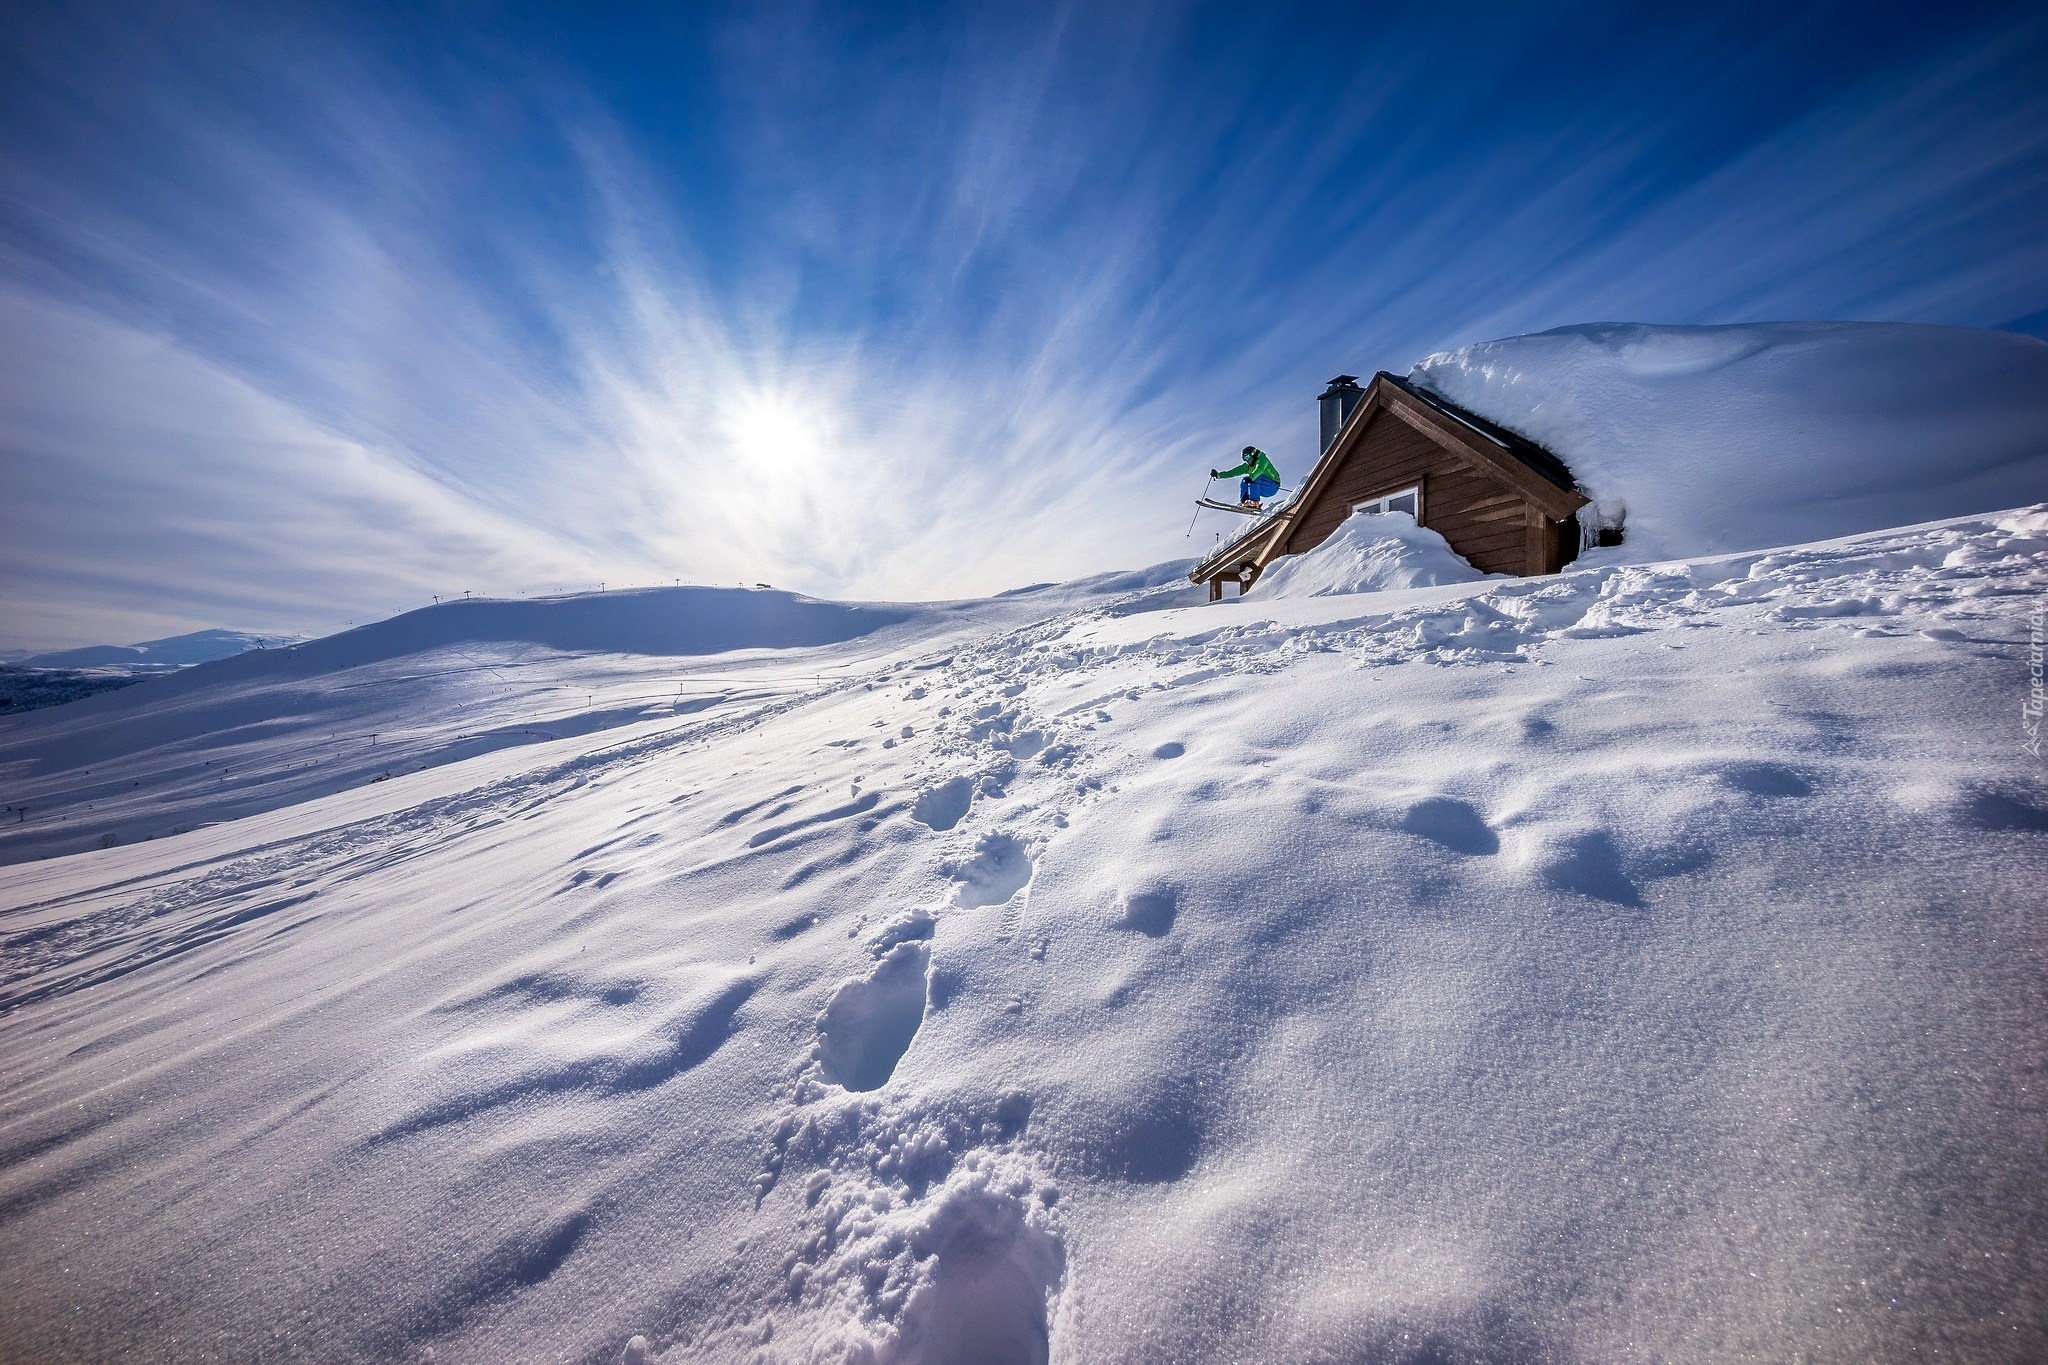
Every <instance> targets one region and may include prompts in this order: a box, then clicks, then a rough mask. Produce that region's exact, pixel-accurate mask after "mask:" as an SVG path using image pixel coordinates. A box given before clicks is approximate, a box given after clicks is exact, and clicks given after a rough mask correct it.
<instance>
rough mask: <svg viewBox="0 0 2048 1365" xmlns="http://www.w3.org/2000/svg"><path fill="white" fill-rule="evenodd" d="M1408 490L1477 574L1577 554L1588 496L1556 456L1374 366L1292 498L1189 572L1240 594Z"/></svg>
mask: <svg viewBox="0 0 2048 1365" xmlns="http://www.w3.org/2000/svg"><path fill="white" fill-rule="evenodd" d="M1347 382H1348V381H1347ZM1351 392H1354V393H1355V392H1356V390H1355V389H1353V390H1351ZM1408 488H1419V489H1420V490H1421V508H1420V511H1419V513H1418V516H1417V520H1419V521H1420V522H1421V523H1422V525H1424V526H1427V527H1428V528H1430V529H1431V530H1433V531H1435V532H1437V534H1439V535H1441V536H1442V537H1443V538H1444V539H1445V540H1446V541H1448V542H1450V546H1451V548H1452V549H1453V550H1456V551H1457V552H1458V553H1459V554H1461V555H1463V556H1464V557H1465V558H1466V559H1467V560H1469V561H1470V562H1471V564H1472V566H1473V567H1474V568H1476V569H1479V570H1481V571H1482V572H1485V573H1511V574H1543V573H1556V572H1557V571H1558V570H1559V569H1561V568H1563V567H1564V566H1565V565H1566V564H1567V563H1569V562H1570V561H1571V560H1572V559H1573V558H1574V557H1576V556H1577V554H1578V551H1579V526H1578V517H1577V513H1578V510H1579V508H1581V507H1583V506H1585V505H1586V501H1587V499H1586V497H1585V496H1584V495H1583V494H1581V493H1580V492H1579V491H1578V490H1577V489H1576V488H1575V487H1574V486H1573V483H1572V477H1571V471H1570V470H1568V469H1566V468H1565V466H1564V464H1563V462H1562V461H1560V460H1559V459H1558V458H1557V457H1556V456H1554V455H1552V454H1551V453H1550V452H1549V451H1547V450H1545V449H1543V447H1541V446H1539V445H1536V444H1535V443H1534V442H1532V441H1529V440H1526V439H1525V438H1523V437H1520V436H1517V435H1515V434H1514V433H1513V432H1509V431H1505V430H1503V429H1501V428H1499V427H1496V426H1494V425H1493V424H1492V423H1490V422H1488V421H1486V420H1485V419H1484V418H1482V417H1478V416H1477V415H1475V414H1473V413H1469V412H1466V411H1464V410H1463V409H1461V408H1458V407H1456V406H1454V405H1452V404H1450V403H1448V402H1445V401H1444V400H1443V399H1441V398H1438V397H1436V396H1435V395H1434V394H1430V393H1426V392H1424V391H1423V390H1421V389H1418V388H1416V387H1414V386H1413V385H1411V384H1409V383H1408V382H1407V381H1406V380H1403V379H1399V378H1396V377H1395V376H1393V375H1391V374H1388V373H1386V372H1384V371H1382V372H1381V373H1379V374H1378V375H1375V376H1374V377H1373V381H1372V385H1371V387H1370V388H1368V389H1367V390H1366V393H1365V396H1364V398H1362V399H1361V400H1360V401H1359V403H1358V406H1357V407H1356V408H1355V409H1354V410H1353V411H1352V413H1351V417H1350V420H1348V421H1347V422H1345V423H1344V426H1343V430H1342V431H1340V432H1339V433H1338V434H1337V437H1336V439H1335V440H1334V441H1332V442H1331V443H1330V447H1329V449H1328V450H1326V451H1325V452H1323V457H1322V459H1320V460H1318V461H1317V462H1316V466H1315V468H1314V469H1313V470H1311V471H1310V473H1309V476H1308V478H1307V479H1306V480H1305V481H1303V483H1302V485H1301V488H1300V491H1299V492H1298V493H1297V494H1296V495H1295V497H1294V499H1293V500H1292V501H1291V502H1289V503H1288V504H1287V506H1285V507H1283V508H1282V509H1281V510H1280V511H1278V512H1276V513H1274V514H1273V515H1272V516H1270V517H1268V518H1266V519H1264V520H1263V521H1260V522H1258V523H1257V524H1256V525H1254V526H1253V527H1252V528H1251V529H1250V530H1248V531H1246V532H1245V533H1244V534H1242V535H1240V536H1238V537H1237V539H1235V540H1233V541H1231V542H1230V543H1229V544H1227V545H1225V546H1223V547H1222V548H1221V549H1219V550H1217V551H1216V552H1215V553H1213V554H1211V555H1209V556H1208V557H1207V558H1206V559H1204V560H1203V561H1202V562H1201V563H1200V564H1198V565H1196V566H1195V568H1194V571H1193V572H1192V573H1191V574H1189V577H1190V578H1192V579H1193V580H1194V581H1195V582H1197V583H1207V584H1209V595H1210V598H1211V599H1212V600H1213V599H1215V598H1217V597H1220V596H1222V593H1223V584H1225V583H1227V582H1235V583H1236V584H1237V585H1238V591H1239V592H1240V593H1242V592H1243V591H1244V590H1245V589H1246V588H1249V587H1250V586H1251V585H1252V584H1253V583H1254V582H1256V581H1257V579H1258V577H1259V575H1260V574H1261V573H1263V572H1265V568H1266V566H1267V565H1268V564H1270V563H1272V562H1273V561H1274V560H1276V559H1278V558H1280V557H1281V556H1282V555H1292V554H1301V553H1302V552H1304V551H1306V550H1313V549H1314V548H1315V547H1316V546H1318V545H1320V544H1322V543H1323V542H1324V541H1326V540H1328V539H1329V538H1330V536H1331V535H1333V534H1334V533H1335V532H1336V530H1337V528H1338V527H1339V526H1341V525H1342V524H1343V523H1344V520H1345V519H1346V518H1347V517H1349V516H1351V515H1352V509H1353V508H1354V507H1357V506H1358V505H1359V504H1361V503H1366V502H1371V501H1373V500H1374V499H1376V498H1380V497H1384V496H1386V495H1388V494H1392V493H1396V492H1399V491H1401V490H1404V489H1408Z"/></svg>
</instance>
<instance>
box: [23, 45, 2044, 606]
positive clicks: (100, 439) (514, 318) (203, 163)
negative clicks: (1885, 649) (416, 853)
mask: <svg viewBox="0 0 2048 1365" xmlns="http://www.w3.org/2000/svg"><path fill="white" fill-rule="evenodd" d="M1113 8H1114V12H1112V13H1108V14H1095V13H1088V12H1085V11H1083V10H1081V9H1079V8H1072V9H1063V10H1056V11H1051V12H1045V13H1039V12H1032V13H1023V12H1006V11H995V10H990V11H976V10H961V11H957V12H954V13H952V14H949V15H944V16H939V17H937V18H928V19H923V20H909V19H904V18H901V17H896V16H891V15H889V14H886V13H880V12H877V13H871V14H851V13H847V12H835V13H830V14H828V13H825V12H822V11H816V10H809V9H796V8H792V9H785V10H754V11H750V12H748V13H745V14H732V15H726V16H723V17H716V16H714V17H712V18H709V19H701V20H700V19H698V18H695V17H689V18H684V19H677V18H676V17H674V16H672V15H659V14H656V13H654V12H650V13H649V14H648V15H647V16H645V23H644V25H643V26H642V27H640V28H631V27H617V26H615V27H611V28H606V27H603V26H601V24H600V23H599V21H595V20H593V21H589V23H588V24H586V25H584V26H578V25H575V24H567V23H564V24H563V25H561V26H558V27H555V28H542V27H540V26H538V21H532V20H521V19H517V18H516V17H512V16H509V15H498V16H495V17H494V20H493V21H492V22H484V21H482V20H481V19H479V18H478V17H477V16H472V17H471V18H470V19H469V20H467V21H461V22H458V21H456V20H454V19H451V18H448V17H445V16H444V17H442V18H439V19H429V20H415V21H413V22H412V23H411V24H409V25H408V26H406V27H404V28H381V27H379V26H377V25H375V24H370V23H367V22H366V23H359V24H357V25H355V26H353V27H343V26H339V25H328V26H326V27H322V28H304V27H289V26H283V25H280V24H279V23H278V22H277V21H275V20H263V21H261V22H258V21H256V20H254V19H253V18H252V17H251V16H249V15H244V14H240V13H237V12H234V11H231V10H228V9H222V10H218V11H212V12H208V13H206V14H203V15H200V16H199V17H197V18H195V19H193V20H192V21H191V22H188V23H181V25H179V26H178V28H177V29H176V31H175V32H174V33H162V32H158V33H156V34H154V35H153V36H152V35H149V34H145V35H144V36H142V37H139V38H138V37H135V36H134V34H133V33H131V32H129V31H128V30H125V29H122V28H121V26H120V24H119V23H118V22H117V19H109V18H108V17H107V16H106V14H104V13H102V14H101V15H99V16H98V17H96V18H94V19H90V20H86V19H81V20H73V21H67V23H66V24H60V25H56V26H55V28H54V29H53V30H52V31H53V32H55V33H56V35H57V36H56V37H50V36H47V35H44V36H41V37H38V38H37V39H36V40H35V41H33V42H26V43H25V44H24V46H23V48H22V49H21V54H22V55H20V56H19V57H18V58H17V59H16V60H17V63H18V65H20V66H21V68H22V69H23V70H24V71H25V72H27V73H28V74H30V75H32V76H33V78H34V79H32V80H28V81H25V82H23V83H20V84H17V85H16V87H15V90H16V93H15V94H14V95H12V96H6V97H0V129H4V130H5V131H6V144H5V145H6V147H8V148H9V149H11V150H8V151H6V152H4V153H0V282H4V283H5V285H6V290H7V292H6V293H5V294H0V330H4V333H5V338H6V343H5V344H6V345H7V346H8V347H9V348H10V349H9V354H10V357H11V358H13V359H14V360H15V361H16V362H17V363H15V364H10V365H9V366H8V367H7V368H6V370H5V372H4V373H0V459H4V461H5V462H6V478H7V480H8V483H9V485H10V486H11V487H14V488H19V489H25V490H28V493H27V496H25V497H23V498H19V499H10V502H9V504H8V506H9V511H8V512H7V513H6V514H5V517H6V520H5V523H4V525H0V531H4V533H5V536H6V540H7V543H8V548H7V549H6V550H5V551H4V552H0V555H4V567H5V570H6V572H7V574H8V575H9V581H10V584H11V585H12V586H11V587H10V588H9V589H8V592H9V593H11V594H12V596H11V603H12V605H10V607H9V617H10V619H9V624H8V629H9V632H10V633H11V634H13V635H15V636H16V637H18V638H19V639H21V640H22V641H23V642H24V643H30V642H32V643H36V644H64V643H74V642H78V641H81V640H86V639H98V638H117V637H118V635H117V634H116V633H115V625H114V623H115V622H117V621H118V622H130V623H132V624H131V625H130V626H128V627H127V628H126V633H127V634H133V635H136V636H138V637H140V636H142V635H145V634H151V633H158V634H160V633H164V628H166V627H167V626H168V625H169V624H176V623H187V622H189V623H195V624H196V623H201V622H203V623H206V624H213V623H218V622H226V623H233V624H242V625H250V626H267V627H271V628H280V629H285V628H296V629H318V628H321V627H324V626H328V625H331V624H335V623H338V622H339V621H341V620H346V619H349V618H351V617H359V616H362V615H366V614H370V613H373V612H376V611H379V610H386V609H389V608H390V607H391V606H395V605H401V604H403V603H405V602H408V601H418V600H423V599H424V597H425V596H426V594H428V593H430V592H446V591H450V590H454V591H460V590H463V589H476V590H480V591H495V592H513V591H521V590H524V591H535V590H545V589H547V588H550V587H555V586H560V585H564V584H572V583H573V584H591V583H595V582H596V581H599V580H604V581H607V582H611V583H620V582H636V581H637V582H653V581H668V580H670V579H674V578H683V579H686V580H693V581H710V582H718V581H725V582H731V581H747V582H753V581H770V582H774V583H776V584H778V585H779V586H786V587H795V588H799V589H802V590H806V591H811V592H816V593H821V594H829V595H834V596H842V597H846V596H854V597H858V596H896V597H926V596H944V595H957V594H965V593H977V592H986V591H990V590H994V589H998V588H1001V587H1005V586H1010V585H1013V584H1015V583H1019V582H1024V581H1031V580H1039V579H1045V578H1053V577H1064V576H1069V575H1072V574H1078V573H1084V572H1089V571H1093V570H1098V569H1103V568H1110V567H1117V566H1122V565H1130V564H1135V563H1140V562H1149V561H1155V560H1158V559H1161V558H1166V557H1170V556H1173V555H1175V554H1180V553H1186V552H1189V551H1190V550H1191V549H1194V548H1199V546H1194V545H1191V544H1190V542H1188V541H1186V540H1183V538H1182V533H1183V531H1184V530H1185V528H1186V524H1187V523H1186V521H1185V515H1186V511H1187V508H1186V503H1187V499H1188V497H1189V496H1190V495H1191V494H1192V493H1193V492H1194V491H1195V489H1196V488H1197V487H1199V484H1200V478H1201V471H1202V470H1204V469H1205V468H1207V467H1209V466H1210V465H1212V464H1215V463H1217V462H1219V461H1221V460H1223V459H1225V458H1228V457H1229V455H1230V452H1232V451H1234V450H1235V449H1236V448H1237V447H1238V446H1239V445H1242V444H1244V443H1245V442H1246V441H1257V442H1258V443H1260V444H1261V445H1264V446H1266V447H1267V448H1268V449H1269V450H1272V451H1274V453H1275V454H1276V455H1277V456H1279V457H1280V459H1281V463H1282V465H1283V468H1287V469H1300V468H1302V467H1304V466H1305V465H1306V463H1307V462H1308V460H1310V459H1311V458H1312V457H1313V454H1314V450H1313V445H1312V442H1313V436H1312V416H1313V414H1312V410H1311V407H1312V405H1311V401H1310V400H1311V399H1312V398H1313V396H1314V393H1315V391H1316V388H1317V386H1318V385H1319V384H1320V381H1321V380H1323V379H1325V378H1327V377H1328V375H1329V374H1331V373H1335V372H1336V371H1338V370H1339V369H1351V370H1354V371H1359V372H1369V370H1370V369H1372V368H1376V367H1379V366H1390V367H1396V368H1400V367H1405V366H1406V365H1407V364H1408V363H1409V362H1411V361H1412V360H1414V359H1416V358H1418V357H1419V356H1420V355H1421V354H1423V353H1425V352H1426V351H1428V350H1431V349H1435V348H1437V347H1440V346H1443V345H1447V344H1451V343H1455V342H1463V341H1469V340H1473V339H1477V338H1480V337H1485V336H1493V335H1502V334H1506V333H1510V332H1516V331H1526V330H1533V329H1537V328H1541V327H1547V326H1554V325H1559V324H1562V323H1568V322H1576V321H1583V320H1587V319H1589V318H1595V317H1600V318H1622V317H1626V318H1639V319H1645V320H1652V321H1665V322H1712V321H1733V320H1740V319H1745V318H1757V317H1773V316H1774V317H1788V316H1852V317H1892V318H1902V319H1909V320H1911V319H1922V320H1930V321H1947V322H1971V323H1980V324H1998V323H2001V322H2004V321H2006V320H2008V319H2011V318H2017V317H2021V316H2024V315H2026V314H2028V313H2031V312H2034V311H2036V310H2038V309H2040V308H2041V307H2042V306H2043V305H2048V266H2044V263H2043V260H2042V256H2041V247H2040V246H2039V242H2038V232H2037V231H2035V230H2034V229H2035V228H2037V226H2038V223H2039V222H2040V221H2041V220H2042V214H2041V209H2042V207H2043V205H2042V204H2041V202H2040V198H2041V195H2042V193H2043V192H2042V190H2041V189H2040V188H2039V187H2040V186H2042V185H2043V184H2044V183H2048V177H2044V176H2043V175H2042V170H2043V169H2044V149H2043V145H2042V135H2041V129H2042V128H2044V127H2048V117H2044V115H2048V100H2044V97H2043V96H2042V94H2041V93H2040V91H2041V90H2042V89H2043V88H2048V82H2042V81H2039V80H2037V79H2035V78H2036V77H2037V76H2039V75H2040V74H2042V73H2043V71H2044V69H2048V56H2044V53H2048V39H2044V35H2043V32H2042V29H2041V26H2040V25H2039V24H2038V22H2036V21H2033V20H2031V19H2029V18H2028V17H2026V16H2025V15H2023V14H2018V13H2014V14H2008V15H2004V16H2001V15H2000V14H1998V13H1996V12H1987V13H1985V14H1980V15H1977V16H1975V17H1974V18H1972V19H1971V20H1970V21H1969V22H1968V23H1961V22H1958V23H1956V24H1955V26H1954V27H1953V29H1952V31H1949V32H1946V33H1943V34H1941V35H1939V37H1938V40H1936V41H1931V42H1918V43H1908V42H1905V41H1899V40H1887V41H1879V40H1878V39H1875V38H1869V37H1862V38H1858V39H1857V41H1855V42H1845V41H1844V39H1843V37H1842V32H1841V30H1842V27H1843V26H1844V25H1847V24H1849V23H1851V22H1852V21H1853V13H1854V12H1852V11H1848V10H1842V11H1814V12H1812V13H1810V14H1807V15H1805V16H1802V17H1800V18H1799V19H1798V21H1797V22H1790V21H1782V20H1781V21H1779V22H1778V23H1777V24H1776V25H1775V27H1772V26H1769V25H1765V26H1764V27H1763V28H1759V27H1758V24H1757V22H1756V21H1757V16H1754V15H1752V16H1733V17H1730V18H1727V19H1725V20H1719V21H1710V20H1699V19H1694V20H1688V21H1686V22H1685V23H1684V24H1683V25H1680V26H1670V25H1666V26H1663V27H1658V26H1654V25H1652V26H1649V27H1643V26H1641V25H1640V24H1637V26H1636V27H1631V26H1630V25H1631V24H1632V23H1635V22H1636V21H1633V20H1630V19H1629V18H1628V13H1629V12H1628V11H1626V10H1624V9H1619V8H1602V7H1588V8H1585V9H1581V10H1574V11H1569V12H1565V13H1564V14H1563V15H1562V16H1561V17H1560V16H1557V15H1551V14H1547V13H1546V14H1543V15H1533V14H1527V13H1523V12H1520V11H1514V10H1508V11H1503V12H1502V14H1500V15H1499V16H1495V17H1493V18H1492V19H1490V20H1487V21H1486V22H1484V23H1479V24H1477V25H1476V26H1475V24H1474V23H1472V22H1461V21H1454V20H1455V17H1454V16H1446V17H1441V18H1431V17H1429V16H1405V17H1399V18H1394V19H1388V18H1385V17H1382V19H1381V21H1380V22H1379V23H1378V24H1377V25H1376V26H1374V27H1373V31H1372V35H1371V41H1367V40H1366V38H1365V36H1364V29H1363V28H1362V26H1361V25H1360V24H1359V23H1358V22H1356V21H1355V20H1346V19H1344V17H1343V16H1337V15H1328V14H1324V15H1307V16H1302V15H1297V16H1291V17H1287V16H1283V17H1281V18H1277V19H1242V20H1231V19H1227V18H1224V17H1222V16H1220V15H1218V14H1216V13H1212V12H1208V11H1203V10H1200V9H1195V8H1184V7H1172V6H1163V7H1156V8H1136V7H1132V8H1121V7H1113ZM138 13H139V11H138ZM1745 20H1747V21H1749V22H1748V23H1747V26H1745V23H1744V22H1743V21H1745ZM1760 34H1761V35H1762V36H1761V37H1760V36H1759V35H1760ZM67 35H68V36H67ZM81 35H82V36H81ZM1332 35H1334V37H1333V36H1332ZM123 42H125V43H126V44H127V45H126V46H125V47H124V46H122V44H123ZM67 43H68V44H69V46H66V44H67ZM1845 50H1846V55H1844V52H1845ZM1817 53H1829V54H1834V55H1832V56H1829V57H1828V58H1826V59H1825V60H1823V59H1822V58H1821V57H1819V56H1816V55H1815V54H1817ZM109 54H112V55H109ZM423 54H425V55H423ZM1538 76H1540V77H1541V79H1542V81H1543V83H1542V84H1534V83H1532V82H1533V81H1534V80H1535V79H1536V78H1537V77H1538ZM1795 83H1800V84H1798V88H1788V87H1790V86H1792V85H1793V84H1795ZM1560 86H1561V87H1563V88H1560ZM81 110H85V111H88V112H85V113H81V112H80V111H81ZM167 452H176V456H175V458H173V459H169V460H167V459H166V458H165V455H166V453H167Z"/></svg>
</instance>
